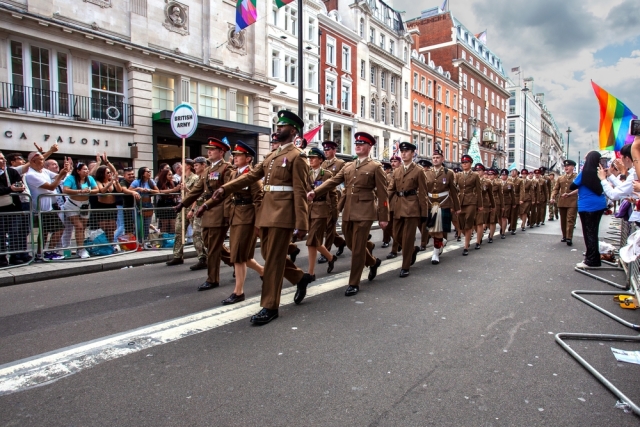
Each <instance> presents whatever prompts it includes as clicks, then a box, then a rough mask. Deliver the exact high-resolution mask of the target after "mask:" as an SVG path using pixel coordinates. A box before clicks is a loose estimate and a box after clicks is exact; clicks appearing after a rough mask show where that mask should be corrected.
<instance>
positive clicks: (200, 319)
mask: <svg viewBox="0 0 640 427" xmlns="http://www.w3.org/2000/svg"><path fill="white" fill-rule="evenodd" d="M461 247H462V245H461V244H460V243H455V242H449V243H448V244H447V246H446V247H445V248H444V249H445V252H450V251H453V250H456V249H459V248H461ZM432 255H433V251H430V252H422V253H419V254H418V256H417V258H416V262H418V261H426V260H429V259H431V256H432ZM399 258H400V259H397V260H396V261H385V262H384V263H383V264H382V265H381V266H380V267H379V268H378V276H379V275H381V274H384V273H388V272H391V271H399V270H400V267H401V266H402V258H401V257H399ZM341 260H343V261H349V262H350V260H349V259H348V258H341ZM445 260H446V258H445ZM445 260H443V261H445ZM445 262H446V261H445ZM434 268H439V267H435V266H434ZM349 274H350V271H345V272H342V273H339V274H335V275H331V276H327V277H326V279H330V280H326V279H325V280H323V279H319V280H318V281H317V282H316V283H317V284H315V285H313V286H310V287H309V288H308V289H307V296H306V298H311V297H314V296H316V295H321V294H324V293H327V292H331V291H333V290H335V289H338V288H343V287H346V286H347V281H348V279H349ZM368 274H369V270H368V269H367V268H365V270H364V272H363V274H362V281H363V285H365V286H369V285H368V284H369V281H368V279H367V275H368ZM377 283H380V282H379V281H377ZM370 286H376V281H374V282H372V284H371V285H370ZM378 286H379V285H378ZM295 289H296V288H295V286H293V287H286V288H283V291H282V297H281V299H280V306H285V305H290V304H292V303H293V296H294V294H295ZM259 309H260V297H259V296H257V297H254V298H250V299H248V300H246V301H244V302H242V303H239V304H234V305H232V306H222V307H216V308H212V309H210V310H205V311H201V312H199V313H194V314H190V315H187V316H182V317H178V318H175V319H171V320H167V321H164V322H159V323H155V324H153V325H148V326H143V327H141V328H137V329H132V330H130V331H125V332H121V333H119V334H115V335H110V336H106V337H103V338H98V339H96V340H92V341H87V342H84V343H80V344H76V345H73V346H69V347H65V348H62V349H58V350H54V351H51V352H48V353H43V354H39V355H36V356H33V357H29V358H26V359H21V360H17V361H15V362H11V363H7V364H4V365H0V395H5V394H11V393H15V392H17V391H22V390H26V389H29V388H32V387H37V386H41V385H45V384H47V383H51V382H54V381H57V380H59V379H61V378H64V377H66V376H69V375H72V374H75V373H78V372H80V371H82V370H84V369H88V368H91V367H93V366H96V365H98V364H100V363H104V362H107V361H110V360H114V359H117V358H120V357H123V356H126V355H129V354H132V353H136V352H139V351H142V350H146V349H149V348H151V347H155V346H157V345H162V344H167V343H170V342H173V341H177V340H179V339H181V338H185V337H189V336H191V335H195V334H199V333H202V332H205V331H209V330H211V329H215V328H219V327H220V326H224V325H227V324H229V323H231V322H236V321H238V320H242V319H246V318H248V317H251V316H252V315H253V314H255V313H256V312H258V311H259ZM247 327H249V325H247Z"/></svg>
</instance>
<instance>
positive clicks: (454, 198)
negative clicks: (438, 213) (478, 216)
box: [425, 167, 460, 212]
mask: <svg viewBox="0 0 640 427" xmlns="http://www.w3.org/2000/svg"><path fill="white" fill-rule="evenodd" d="M425 175H426V176H427V191H428V192H429V193H431V194H440V193H444V192H445V191H448V192H449V196H444V197H430V196H429V194H427V197H428V198H429V203H430V204H431V203H433V202H439V203H440V207H441V208H442V209H451V208H453V211H454V212H457V211H459V210H460V199H459V198H458V187H457V185H456V177H455V174H454V173H453V171H452V170H450V169H447V168H445V167H441V168H440V170H438V171H437V172H436V170H435V169H434V168H431V170H428V171H426V172H425Z"/></svg>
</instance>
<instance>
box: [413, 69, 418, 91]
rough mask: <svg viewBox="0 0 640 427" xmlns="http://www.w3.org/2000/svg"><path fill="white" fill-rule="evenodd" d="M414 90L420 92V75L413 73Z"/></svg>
mask: <svg viewBox="0 0 640 427" xmlns="http://www.w3.org/2000/svg"><path fill="white" fill-rule="evenodd" d="M413 90H418V73H413Z"/></svg>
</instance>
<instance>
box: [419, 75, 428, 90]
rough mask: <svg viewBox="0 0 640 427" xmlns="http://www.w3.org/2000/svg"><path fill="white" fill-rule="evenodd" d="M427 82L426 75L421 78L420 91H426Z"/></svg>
mask: <svg viewBox="0 0 640 427" xmlns="http://www.w3.org/2000/svg"><path fill="white" fill-rule="evenodd" d="M426 82H427V79H425V78H424V77H421V78H420V93H425V92H424V90H425V83H426Z"/></svg>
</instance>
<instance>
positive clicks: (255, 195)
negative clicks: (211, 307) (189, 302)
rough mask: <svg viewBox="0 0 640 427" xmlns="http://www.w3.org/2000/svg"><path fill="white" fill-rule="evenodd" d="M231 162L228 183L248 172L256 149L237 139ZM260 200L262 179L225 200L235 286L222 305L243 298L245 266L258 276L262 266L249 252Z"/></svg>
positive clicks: (251, 251) (252, 248) (252, 250)
mask: <svg viewBox="0 0 640 427" xmlns="http://www.w3.org/2000/svg"><path fill="white" fill-rule="evenodd" d="M231 153H232V154H233V165H234V166H235V167H236V169H235V170H234V171H233V172H232V173H231V179H230V180H229V182H233V181H234V180H236V179H238V178H240V177H242V176H243V175H246V174H248V173H249V172H250V171H251V162H253V159H255V157H256V152H255V150H254V149H253V148H251V147H249V146H248V145H247V144H245V143H244V142H242V141H237V142H236V145H235V147H234V148H233V151H232V152H231ZM261 203H262V182H261V181H256V182H254V183H252V184H251V185H250V186H248V187H245V188H242V189H240V190H238V191H236V192H235V193H234V194H233V197H229V198H228V199H227V201H226V204H227V207H228V211H229V225H230V231H229V262H230V263H231V264H233V271H234V272H235V279H236V286H235V289H234V290H233V293H232V294H231V295H230V296H229V297H228V298H226V299H224V300H223V301H222V305H230V304H235V303H238V302H241V301H244V299H245V297H244V282H245V279H246V277H247V267H249V268H251V269H252V270H254V271H256V272H257V273H258V274H259V275H260V277H262V275H263V274H264V268H263V267H262V266H261V265H260V264H258V263H257V262H256V261H255V259H253V255H254V253H255V250H256V240H257V236H256V232H255V222H256V217H257V215H258V212H259V211H260V204H261Z"/></svg>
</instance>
